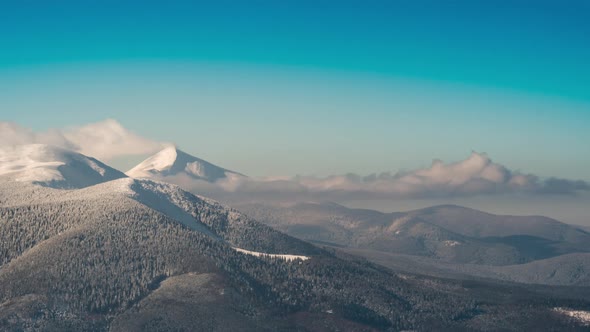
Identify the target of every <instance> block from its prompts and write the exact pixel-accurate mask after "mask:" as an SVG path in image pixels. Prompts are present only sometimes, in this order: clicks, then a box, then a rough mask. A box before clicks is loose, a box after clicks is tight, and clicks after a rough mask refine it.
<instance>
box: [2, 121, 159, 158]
mask: <svg viewBox="0 0 590 332" xmlns="http://www.w3.org/2000/svg"><path fill="white" fill-rule="evenodd" d="M34 143H40V144H50V145H56V146H60V147H64V148H67V149H71V150H74V151H77V152H80V153H82V154H85V155H88V156H91V157H95V158H97V159H100V160H107V161H108V160H111V159H113V158H115V157H119V156H125V155H142V154H149V153H153V152H155V151H157V150H159V149H161V148H162V146H163V143H160V142H156V141H153V140H150V139H148V138H145V137H141V136H139V135H137V134H135V133H133V132H131V131H129V130H128V129H126V128H124V127H123V126H122V125H121V124H120V123H119V122H117V121H115V120H112V119H107V120H104V121H100V122H96V123H91V124H87V125H84V126H79V127H72V128H67V129H50V130H47V131H44V132H35V131H33V130H31V129H28V128H24V127H21V126H19V125H17V124H14V123H11V122H0V145H21V144H34Z"/></svg>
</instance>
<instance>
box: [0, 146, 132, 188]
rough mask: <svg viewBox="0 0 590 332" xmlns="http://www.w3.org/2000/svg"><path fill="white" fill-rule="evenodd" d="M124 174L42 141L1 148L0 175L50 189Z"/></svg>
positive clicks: (83, 185)
mask: <svg viewBox="0 0 590 332" xmlns="http://www.w3.org/2000/svg"><path fill="white" fill-rule="evenodd" d="M124 177H126V176H125V174H123V173H122V172H120V171H118V170H116V169H114V168H111V167H109V166H107V165H105V164H103V163H101V162H100V161H98V160H96V159H94V158H91V157H87V156H84V155H82V154H79V153H76V152H73V151H70V150H66V149H62V148H59V147H56V146H51V145H45V144H30V145H17V146H4V147H0V178H10V179H14V180H17V181H21V182H31V183H35V184H40V185H42V186H46V187H52V188H62V189H63V188H70V189H72V188H84V187H88V186H92V185H95V184H98V183H102V182H105V181H110V180H114V179H119V178H124Z"/></svg>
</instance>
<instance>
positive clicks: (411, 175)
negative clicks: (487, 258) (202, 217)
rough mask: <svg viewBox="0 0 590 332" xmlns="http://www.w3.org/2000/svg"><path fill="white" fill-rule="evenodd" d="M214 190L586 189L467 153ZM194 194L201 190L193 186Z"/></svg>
mask: <svg viewBox="0 0 590 332" xmlns="http://www.w3.org/2000/svg"><path fill="white" fill-rule="evenodd" d="M217 185H218V186H219V187H220V188H222V189H224V190H225V191H226V192H229V193H230V194H233V195H240V194H246V195H248V194H260V195H266V196H267V197H272V196H273V195H277V197H278V196H285V195H287V196H288V195H296V196H298V197H302V196H304V197H307V198H310V199H311V198H313V199H318V198H321V199H328V200H337V199H363V198H435V197H451V196H469V195H480V194H505V193H515V192H523V193H529V194H540V193H551V194H575V193H576V192H579V191H588V190H590V185H589V184H588V183H586V182H584V181H574V180H566V179H557V178H549V179H541V178H539V177H538V176H535V175H532V174H522V173H519V172H516V171H512V170H510V169H508V168H507V167H505V166H503V165H501V164H498V163H495V162H494V161H492V160H491V159H490V158H489V157H488V156H487V155H486V154H484V153H477V152H473V153H472V154H471V155H470V156H469V157H468V158H467V159H465V160H462V161H458V162H453V163H447V164H445V163H444V162H442V161H441V160H435V161H433V163H432V165H431V166H430V167H428V168H423V169H417V170H413V171H406V172H398V173H396V174H393V175H392V174H391V173H381V174H371V175H368V176H360V175H357V174H345V175H333V176H328V177H313V176H297V177H293V178H290V179H285V178H281V179H278V180H277V179H275V178H259V179H252V178H240V179H234V180H232V181H227V180H222V181H220V182H218V183H217ZM195 189H203V188H202V187H195Z"/></svg>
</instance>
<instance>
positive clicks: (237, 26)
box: [0, 0, 590, 181]
mask: <svg viewBox="0 0 590 332" xmlns="http://www.w3.org/2000/svg"><path fill="white" fill-rule="evenodd" d="M589 16H590V2H588V1H575V0H572V1H566V2H564V1H518V0H514V1H444V2H443V1H419V0H418V1H370V0H369V1H322V0H316V1H306V0H300V1H288V0H285V1H255V0H253V1H209V2H206V1H166V2H161V1H157V2H156V1H83V0H78V1H59V0H56V1H51V2H49V1H26V0H20V1H10V0H6V1H2V2H0V31H1V33H0V121H6V122H12V123H15V124H18V125H19V126H22V127H25V128H30V129H31V130H34V131H40V132H43V131H47V130H50V129H51V128H75V127H79V126H84V125H86V124H88V123H96V122H99V121H103V120H105V119H115V120H116V121H118V122H119V123H121V124H122V125H123V126H124V127H125V128H127V129H129V130H131V131H133V132H134V133H137V134H138V135H140V136H142V137H148V138H149V139H152V140H154V141H158V142H173V143H175V144H177V145H178V146H179V147H181V148H182V149H183V150H185V151H186V152H188V153H191V154H194V155H196V156H198V157H201V158H203V159H206V160H208V161H211V162H214V163H216V164H219V165H222V166H224V167H226V168H229V169H233V170H236V171H239V172H241V173H244V174H247V175H251V176H258V177H262V176H278V175H289V176H294V175H306V176H330V175H334V174H346V173H349V172H352V173H356V174H365V175H366V174H371V173H379V172H388V171H389V172H394V173H395V172H397V171H399V170H414V169H420V168H427V167H429V166H430V165H431V163H432V160H433V159H441V160H444V161H445V162H455V161H460V160H465V159H466V158H467V157H469V155H470V154H471V152H472V151H476V152H479V153H486V154H487V155H489V156H491V157H492V158H493V160H494V161H496V162H499V163H501V164H502V165H507V166H508V167H509V168H510V169H511V170H514V171H517V172H524V173H527V174H528V173H530V174H535V175H538V176H540V177H558V178H567V179H582V180H586V181H588V180H590V175H589V174H588V169H590V144H588V142H590V130H588V126H589V125H590V89H589V88H588V87H589V86H590V61H588V59H590V20H588V17H589ZM140 150H141V149H140ZM140 150H138V153H139V152H141V153H143V152H145V151H143V150H141V151H140ZM142 157H143V155H142V156H135V157H124V158H119V159H117V160H115V161H114V163H115V166H118V167H119V168H127V167H129V166H131V165H132V164H133V163H134V162H135V161H137V160H138V159H141V158H142Z"/></svg>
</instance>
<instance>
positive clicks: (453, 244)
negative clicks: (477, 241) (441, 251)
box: [443, 240, 461, 247]
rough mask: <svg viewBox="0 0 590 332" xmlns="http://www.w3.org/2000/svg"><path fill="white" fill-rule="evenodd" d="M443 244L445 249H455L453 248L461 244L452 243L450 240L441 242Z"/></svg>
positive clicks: (457, 242)
mask: <svg viewBox="0 0 590 332" xmlns="http://www.w3.org/2000/svg"><path fill="white" fill-rule="evenodd" d="M443 243H444V244H445V246H447V247H455V246H458V245H460V244H461V242H459V241H452V240H447V241H443Z"/></svg>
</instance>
